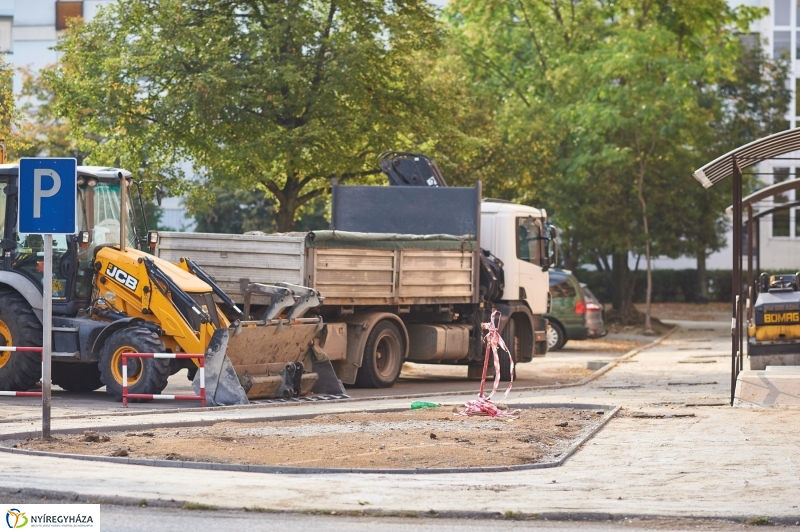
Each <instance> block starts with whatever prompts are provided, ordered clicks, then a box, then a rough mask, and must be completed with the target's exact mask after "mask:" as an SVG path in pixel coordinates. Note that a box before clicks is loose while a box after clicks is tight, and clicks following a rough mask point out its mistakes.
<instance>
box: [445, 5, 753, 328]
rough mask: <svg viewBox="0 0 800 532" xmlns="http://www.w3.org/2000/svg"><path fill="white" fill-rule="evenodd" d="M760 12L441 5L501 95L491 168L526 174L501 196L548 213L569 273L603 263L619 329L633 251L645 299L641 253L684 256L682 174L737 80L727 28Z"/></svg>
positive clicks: (480, 75)
mask: <svg viewBox="0 0 800 532" xmlns="http://www.w3.org/2000/svg"><path fill="white" fill-rule="evenodd" d="M762 15H763V13H762V11H760V10H757V9H752V8H748V7H739V8H737V9H731V8H729V7H728V5H727V4H726V3H725V2H724V1H723V0H702V1H697V2H673V1H670V0H661V1H655V2H654V1H652V0H623V1H614V2H611V1H601V2H574V1H570V0H553V1H551V2H535V1H532V0H516V1H512V2H498V1H493V0H456V1H454V2H453V3H451V5H450V8H449V9H448V11H447V16H448V19H447V20H448V22H449V24H450V26H451V27H452V28H453V35H454V37H453V39H454V43H455V46H456V47H457V48H458V49H459V51H460V54H461V56H462V57H463V58H464V61H465V62H466V63H467V64H468V65H469V68H470V69H471V72H472V73H473V77H474V79H476V80H477V83H479V84H480V85H482V86H484V87H490V88H491V90H493V91H495V92H496V93H497V94H498V95H499V96H498V98H497V99H496V100H495V106H494V109H493V111H494V112H495V113H496V114H497V117H498V118H497V120H496V123H497V124H498V128H499V129H500V130H501V131H502V132H501V133H500V136H501V137H503V138H504V139H506V140H507V141H508V142H506V147H505V153H506V154H508V155H506V156H504V157H502V163H501V164H496V165H495V167H494V168H493V169H492V170H491V171H490V173H491V172H494V176H495V179H496V180H497V181H498V182H499V183H501V184H506V183H507V182H506V181H504V180H503V176H504V175H516V176H524V177H521V178H518V179H516V180H515V181H512V182H511V183H508V184H509V185H511V186H508V187H507V188H506V194H507V196H506V197H508V196H510V197H511V198H513V199H518V200H522V201H533V202H535V203H536V204H538V205H542V206H545V207H547V209H548V213H549V214H550V215H551V216H552V217H553V218H554V220H555V221H556V222H557V224H558V225H559V226H560V227H561V228H562V230H563V231H562V234H563V235H564V237H565V241H566V242H567V244H568V245H567V246H566V247H567V251H568V253H567V256H568V258H569V260H570V262H571V265H577V264H580V263H581V261H583V260H587V259H589V260H591V261H592V262H596V263H598V264H599V265H601V266H604V267H607V266H608V263H607V260H606V258H605V257H607V256H609V255H610V256H611V257H612V264H611V267H612V269H613V270H614V275H613V278H614V279H615V285H616V286H615V289H614V294H615V301H614V305H615V309H616V310H618V311H619V310H621V314H622V319H623V321H624V320H625V319H626V318H627V314H628V309H629V308H630V307H631V305H630V302H631V298H632V296H633V290H632V288H633V287H632V283H631V280H630V276H629V274H628V265H627V263H628V255H629V253H631V252H633V253H634V255H644V257H645V262H646V263H647V266H648V302H649V299H650V294H651V293H652V279H651V275H650V274H649V270H650V263H651V258H652V257H653V256H656V255H669V256H677V255H680V254H682V253H686V252H687V242H686V237H687V234H688V230H687V225H688V220H682V219H680V218H679V216H678V215H676V213H680V212H683V211H685V210H686V209H685V205H686V203H687V200H686V198H687V197H688V196H689V194H688V192H687V191H690V190H691V191H692V192H694V191H695V190H696V187H697V185H696V183H694V182H693V181H692V180H691V179H690V178H688V175H689V173H690V171H691V170H693V169H694V168H696V167H697V166H696V164H698V163H699V164H702V162H705V161H704V160H703V157H704V156H705V154H706V152H705V149H706V148H707V145H708V143H709V142H710V139H711V138H712V136H713V135H712V133H713V129H714V126H715V124H716V123H717V121H718V120H719V117H720V116H723V115H724V114H725V111H726V108H725V105H724V103H723V98H722V97H721V96H720V95H719V94H718V92H717V88H718V87H719V86H720V85H722V84H724V83H726V82H732V81H734V80H735V79H736V72H735V71H734V68H733V65H735V64H736V63H737V61H738V59H739V58H740V57H741V55H742V50H743V49H742V47H741V45H740V43H739V40H738V37H737V34H736V30H737V28H738V29H739V30H745V29H746V28H747V27H748V25H749V23H750V21H752V20H755V19H757V18H759V17H760V16H762ZM501 186H502V185H501ZM511 198H510V199H511ZM722 216H723V212H722V210H719V211H717V212H715V213H713V219H712V220H711V224H710V226H711V231H712V233H713V234H715V235H718V233H719V230H720V225H719V224H716V225H715V224H714V223H713V222H714V221H716V220H720V219H721V218H722ZM706 222H707V221H706ZM648 309H649V305H648ZM646 321H647V324H646V327H647V328H649V311H648V313H647V318H646Z"/></svg>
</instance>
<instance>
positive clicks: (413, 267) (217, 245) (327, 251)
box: [157, 232, 477, 306]
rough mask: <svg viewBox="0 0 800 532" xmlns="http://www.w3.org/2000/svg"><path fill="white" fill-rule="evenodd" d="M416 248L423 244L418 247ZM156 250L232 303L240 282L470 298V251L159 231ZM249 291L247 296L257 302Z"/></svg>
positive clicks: (415, 300) (390, 301)
mask: <svg viewBox="0 0 800 532" xmlns="http://www.w3.org/2000/svg"><path fill="white" fill-rule="evenodd" d="M423 247H424V246H423ZM157 253H158V255H159V256H160V257H161V258H163V259H166V260H168V261H170V262H177V261H178V260H180V258H181V257H189V258H191V259H193V260H194V261H195V262H197V264H199V265H200V266H201V267H202V268H203V269H204V270H205V271H206V272H208V273H209V274H210V275H211V276H212V277H213V278H214V279H215V280H216V282H217V284H219V286H220V287H221V288H222V289H223V290H224V291H225V292H226V293H227V294H228V295H229V296H231V297H232V298H233V299H234V301H236V302H237V303H240V302H242V300H243V297H244V294H243V289H242V284H241V281H242V280H243V279H247V280H248V281H249V282H252V283H264V284H274V283H276V282H280V281H283V282H288V283H292V284H299V285H305V286H309V287H312V288H316V289H317V290H319V291H320V293H321V294H322V295H323V296H324V297H325V303H324V304H325V305H344V306H357V305H420V304H455V303H473V302H475V301H476V300H477V299H476V297H477V293H476V286H477V282H476V279H475V275H474V268H475V264H476V260H475V256H476V253H477V251H473V250H471V249H469V248H468V247H467V248H465V249H463V250H452V249H416V248H415V247H413V245H412V246H408V247H404V248H402V249H380V248H376V247H375V246H372V245H369V242H365V244H364V245H363V246H362V245H357V244H356V245H354V244H353V243H352V242H350V243H348V244H347V245H346V246H342V247H338V246H333V245H327V246H325V247H309V246H307V245H306V238H305V236H283V235H226V234H207V233H174V232H162V233H160V244H159V247H158V252H157ZM263 302H265V301H260V300H259V299H258V298H254V300H253V303H256V304H258V303H263Z"/></svg>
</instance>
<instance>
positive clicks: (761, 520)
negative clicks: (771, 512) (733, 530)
mask: <svg viewBox="0 0 800 532" xmlns="http://www.w3.org/2000/svg"><path fill="white" fill-rule="evenodd" d="M747 524H748V525H751V526H766V525H771V524H772V523H771V522H770V520H769V518H768V517H751V518H750V519H748V520H747Z"/></svg>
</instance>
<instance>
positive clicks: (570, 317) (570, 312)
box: [544, 269, 606, 351]
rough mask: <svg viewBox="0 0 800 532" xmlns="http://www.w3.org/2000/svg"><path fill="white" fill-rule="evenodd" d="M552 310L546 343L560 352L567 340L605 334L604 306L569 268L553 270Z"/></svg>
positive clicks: (551, 277) (549, 314)
mask: <svg viewBox="0 0 800 532" xmlns="http://www.w3.org/2000/svg"><path fill="white" fill-rule="evenodd" d="M550 298H551V304H550V312H549V313H548V314H545V316H544V317H545V318H547V321H548V322H549V325H548V327H547V344H548V349H549V350H550V351H558V350H559V349H561V348H562V347H564V344H566V343H567V340H586V339H587V338H598V337H600V336H605V335H606V330H605V327H604V326H603V307H602V305H601V304H600V303H599V302H598V301H597V299H596V298H595V297H594V296H593V295H592V293H591V292H589V289H588V288H585V286H581V284H580V283H579V282H578V279H576V278H575V276H574V275H572V273H571V272H569V271H567V270H557V269H552V270H550Z"/></svg>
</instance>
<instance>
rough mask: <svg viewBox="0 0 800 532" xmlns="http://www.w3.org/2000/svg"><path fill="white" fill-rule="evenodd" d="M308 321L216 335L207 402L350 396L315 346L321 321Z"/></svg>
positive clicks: (209, 361) (208, 353) (209, 356)
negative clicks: (312, 395)
mask: <svg viewBox="0 0 800 532" xmlns="http://www.w3.org/2000/svg"><path fill="white" fill-rule="evenodd" d="M308 321H309V322H291V323H290V322H287V321H285V320H281V322H280V323H271V324H268V325H260V326H249V327H248V326H244V327H241V328H240V329H221V330H218V331H215V332H214V336H213V337H212V340H211V342H210V343H209V348H208V350H207V351H206V362H205V363H206V368H207V369H206V400H207V402H208V404H212V402H213V404H218V405H225V404H246V403H247V400H248V399H267V398H276V397H277V398H286V399H288V398H291V397H295V396H300V395H305V394H307V393H309V392H316V393H324V394H343V393H345V392H344V388H343V387H342V384H341V382H340V381H339V379H338V378H336V374H335V373H334V371H333V367H332V366H331V363H330V361H329V360H328V359H327V357H326V356H325V354H324V352H322V351H321V350H320V349H319V348H315V343H314V340H315V338H316V337H317V335H318V333H319V330H320V322H319V321H318V320H308ZM209 367H212V368H214V369H208V368H209ZM217 368H218V369H217ZM197 387H199V384H198V386H197ZM197 387H196V388H197ZM212 387H214V388H213V389H212Z"/></svg>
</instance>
